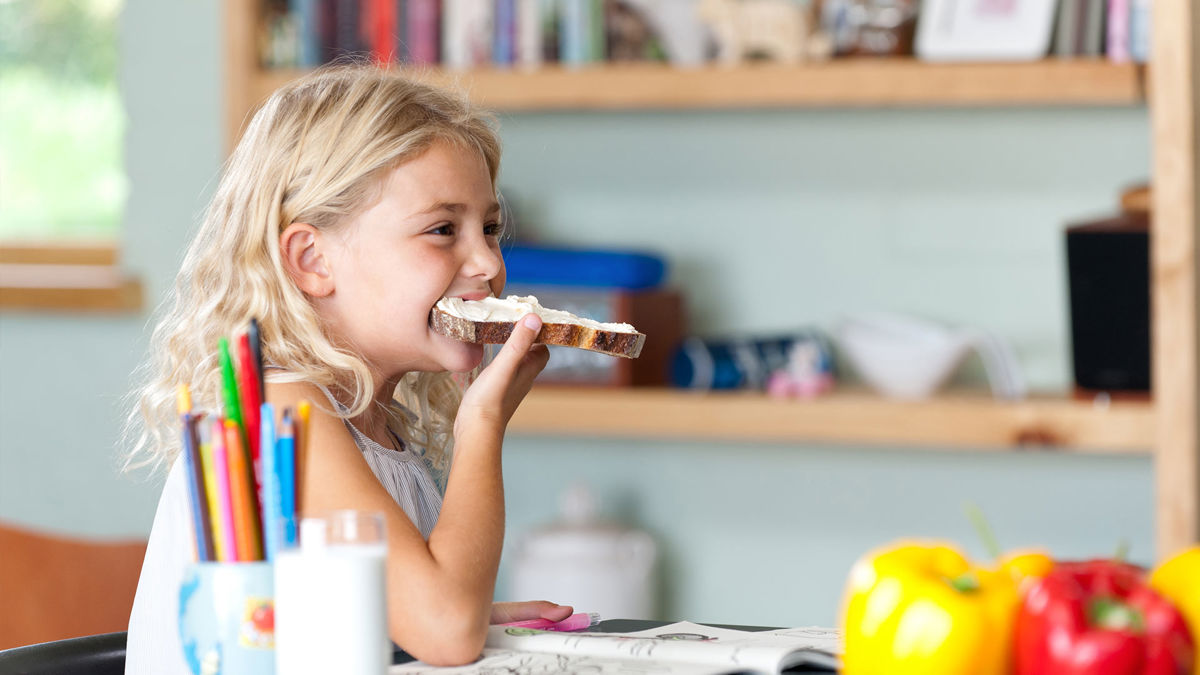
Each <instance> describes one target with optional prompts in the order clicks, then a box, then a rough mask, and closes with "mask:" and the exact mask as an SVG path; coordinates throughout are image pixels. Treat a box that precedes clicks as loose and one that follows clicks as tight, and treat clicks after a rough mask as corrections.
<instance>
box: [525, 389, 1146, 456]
mask: <svg viewBox="0 0 1200 675" xmlns="http://www.w3.org/2000/svg"><path fill="white" fill-rule="evenodd" d="M1154 420H1155V418H1154V407H1153V405H1152V404H1151V403H1149V402H1141V401H1138V402H1127V401H1114V402H1112V403H1110V404H1108V405H1107V406H1097V405H1094V404H1093V403H1092V402H1090V401H1082V400H1075V399H1070V398H1053V397H1036V398H1030V399H1027V400H1024V401H1019V402H1000V401H996V400H994V399H992V398H990V397H989V396H987V395H983V394H970V393H961V394H955V393H952V394H947V395H944V396H940V397H938V398H935V399H933V400H930V401H923V402H905V401H893V400H888V399H884V398H882V397H879V396H875V395H872V394H869V393H864V392H838V393H834V394H831V395H828V396H824V397H821V398H818V399H815V400H808V401H803V400H791V399H777V398H771V397H768V396H766V395H764V394H761V393H757V392H734V393H719V392H703V393H700V392H690V391H684V390H677V389H650V388H632V389H592V388H582V387H579V388H569V387H551V386H546V385H539V386H537V387H535V388H534V389H533V391H532V392H530V394H529V396H528V397H526V399H525V402H524V403H522V404H521V407H520V408H518V410H517V414H516V415H515V416H514V417H513V419H512V422H511V423H510V424H509V430H510V431H512V432H514V433H519V434H530V435H562V436H591V437H608V438H635V437H636V438H659V439H662V438H674V439H697V440H704V439H707V440H723V441H747V442H752V441H767V442H828V443H847V444H869V445H876V444H878V445H891V446H921V447H940V448H954V449H960V448H1014V449H1017V448H1027V447H1047V448H1054V449H1059V450H1069V451H1077V452H1110V453H1148V452H1150V449H1151V448H1152V447H1153V445H1154V431H1155V429H1154V426H1155V425H1154Z"/></svg>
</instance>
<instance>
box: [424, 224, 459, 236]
mask: <svg viewBox="0 0 1200 675" xmlns="http://www.w3.org/2000/svg"><path fill="white" fill-rule="evenodd" d="M429 234H438V235H442V236H450V235H452V234H454V226H453V225H451V224H450V223H442V224H441V225H438V226H437V227H435V228H433V229H431V230H429Z"/></svg>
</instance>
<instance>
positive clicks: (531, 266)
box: [504, 244, 667, 290]
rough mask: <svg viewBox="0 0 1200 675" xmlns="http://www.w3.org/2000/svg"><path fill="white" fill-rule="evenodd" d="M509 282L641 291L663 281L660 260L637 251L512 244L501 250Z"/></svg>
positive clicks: (664, 268) (662, 269)
mask: <svg viewBox="0 0 1200 675" xmlns="http://www.w3.org/2000/svg"><path fill="white" fill-rule="evenodd" d="M504 266H505V269H506V272H507V274H508V281H509V282H510V283H518V284H526V285H547V286H577V287H587V288H621V289H628V290H643V289H647V288H654V287H656V286H658V285H659V284H661V283H662V282H663V278H664V277H665V276H666V273H667V265H666V263H665V262H663V259H662V258H660V257H658V256H655V255H652V254H649V253H642V252H638V251H613V250H608V251H606V250H596V249H568V248H552V247H546V246H529V245H526V244H514V245H512V246H510V247H506V248H505V249H504Z"/></svg>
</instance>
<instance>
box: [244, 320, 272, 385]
mask: <svg viewBox="0 0 1200 675" xmlns="http://www.w3.org/2000/svg"><path fill="white" fill-rule="evenodd" d="M246 335H247V336H249V338H250V355H251V356H253V357H254V372H255V373H257V374H258V393H259V401H260V402H261V401H265V400H266V398H267V383H266V378H264V377H263V356H262V331H261V330H260V329H259V326H258V319H257V318H255V317H250V325H249V326H248V327H247V328H246Z"/></svg>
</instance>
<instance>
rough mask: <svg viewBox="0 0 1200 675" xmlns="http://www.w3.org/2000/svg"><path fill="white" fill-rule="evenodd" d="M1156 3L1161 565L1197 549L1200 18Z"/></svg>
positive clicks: (1188, 5) (1184, 0)
mask: <svg viewBox="0 0 1200 675" xmlns="http://www.w3.org/2000/svg"><path fill="white" fill-rule="evenodd" d="M1194 1H1195V0H1155V3H1154V9H1153V11H1154V19H1153V28H1152V32H1153V54H1152V56H1151V64H1152V65H1151V67H1150V114H1151V121H1152V124H1151V127H1152V133H1153V141H1154V165H1153V188H1154V197H1153V209H1154V212H1153V218H1152V223H1153V225H1152V227H1153V230H1152V241H1151V257H1152V268H1151V269H1152V272H1151V277H1152V279H1151V281H1152V284H1153V289H1154V290H1153V292H1152V296H1153V297H1152V306H1153V317H1154V318H1153V334H1154V336H1153V354H1154V377H1153V379H1154V400H1155V408H1156V410H1157V414H1158V430H1157V436H1158V442H1157V447H1156V448H1155V455H1154V473H1155V497H1154V498H1155V513H1154V517H1155V527H1156V533H1155V534H1156V539H1157V555H1158V557H1159V558H1160V559H1162V558H1163V557H1165V556H1167V555H1169V554H1171V553H1173V552H1175V551H1178V550H1179V549H1181V548H1183V547H1185V546H1188V545H1190V544H1193V543H1195V542H1197V541H1200V433H1198V431H1200V426H1198V425H1200V370H1198V364H1200V358H1198V354H1200V344H1198V342H1197V335H1198V334H1200V330H1198V327H1197V317H1198V315H1200V312H1198V306H1197V302H1198V299H1200V294H1198V293H1197V274H1196V264H1197V241H1198V238H1197V236H1196V234H1197V226H1196V225H1197V223H1196V216H1197V213H1198V211H1197V201H1196V200H1197V194H1200V182H1198V181H1200V171H1198V169H1197V142H1198V138H1200V134H1198V133H1197V129H1198V127H1197V118H1196V113H1197V102H1198V101H1200V98H1198V97H1200V79H1198V77H1200V74H1198V72H1197V71H1198V68H1200V65H1198V61H1200V58H1198V57H1200V47H1198V45H1197V42H1196V39H1197V37H1200V30H1198V26H1200V9H1197V7H1196V5H1195V4H1193V3H1194Z"/></svg>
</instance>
